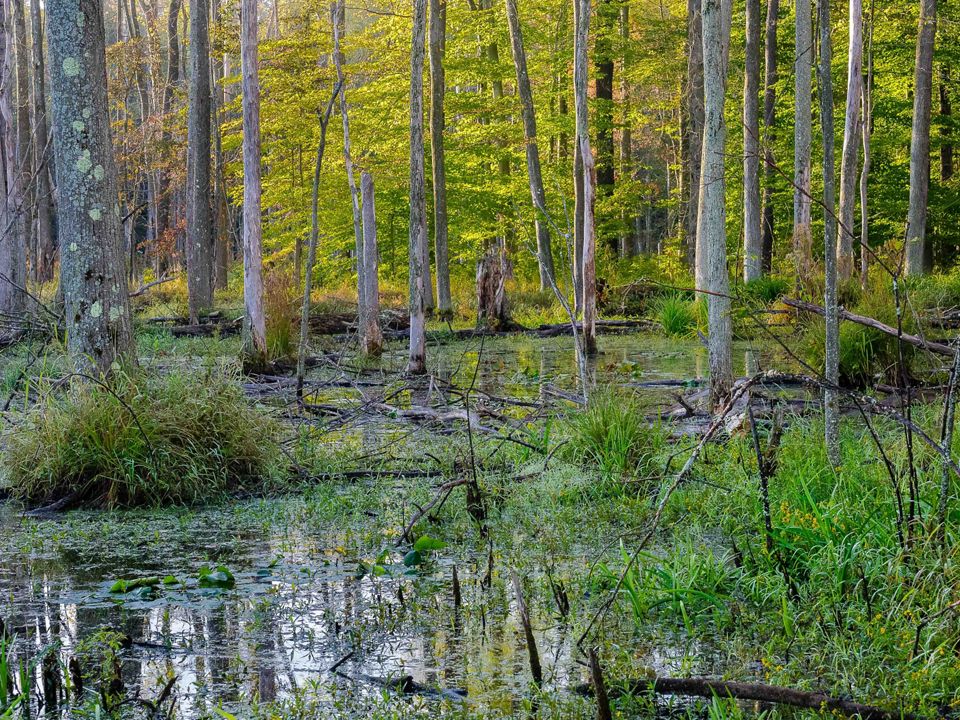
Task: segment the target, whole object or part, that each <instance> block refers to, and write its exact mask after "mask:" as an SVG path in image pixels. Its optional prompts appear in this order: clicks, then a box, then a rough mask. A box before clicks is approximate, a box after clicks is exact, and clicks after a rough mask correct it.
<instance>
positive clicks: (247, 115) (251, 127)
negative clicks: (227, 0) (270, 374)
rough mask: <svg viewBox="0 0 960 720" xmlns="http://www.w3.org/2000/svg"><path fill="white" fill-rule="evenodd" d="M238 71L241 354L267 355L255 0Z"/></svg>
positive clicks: (250, 0)
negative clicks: (240, 95) (240, 108)
mask: <svg viewBox="0 0 960 720" xmlns="http://www.w3.org/2000/svg"><path fill="white" fill-rule="evenodd" d="M240 72H241V76H242V79H241V82H242V84H243V307H244V333H243V355H244V360H245V362H248V363H249V362H252V363H253V364H262V363H263V362H264V361H265V360H266V359H267V327H266V319H265V318H264V312H263V234H262V227H261V217H260V195H261V186H260V75H259V69H258V67H257V0H243V4H242V5H241V9H240Z"/></svg>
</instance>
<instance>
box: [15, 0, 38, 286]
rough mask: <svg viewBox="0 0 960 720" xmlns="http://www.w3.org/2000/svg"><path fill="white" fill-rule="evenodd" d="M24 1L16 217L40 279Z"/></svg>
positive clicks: (19, 28) (19, 27)
mask: <svg viewBox="0 0 960 720" xmlns="http://www.w3.org/2000/svg"><path fill="white" fill-rule="evenodd" d="M23 3H24V0H13V1H12V5H13V20H14V31H15V38H16V61H17V107H16V125H17V174H18V175H19V176H20V181H19V182H20V188H21V207H20V208H19V212H18V214H17V230H18V231H19V233H20V236H21V237H22V238H23V240H22V242H23V246H24V248H25V249H26V256H27V259H28V261H29V262H30V263H31V266H32V269H33V277H34V278H36V276H37V246H36V237H35V235H34V233H33V216H34V213H35V210H34V204H35V198H36V188H35V186H34V185H33V183H32V178H31V177H30V175H31V173H30V170H31V167H32V166H33V151H34V149H33V147H32V145H31V144H30V140H31V132H30V41H29V39H28V38H27V23H26V14H25V12H24V9H23Z"/></svg>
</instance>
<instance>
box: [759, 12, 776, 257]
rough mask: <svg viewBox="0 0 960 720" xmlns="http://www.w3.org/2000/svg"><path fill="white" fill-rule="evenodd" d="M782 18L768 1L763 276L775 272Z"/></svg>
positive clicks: (764, 103)
mask: <svg viewBox="0 0 960 720" xmlns="http://www.w3.org/2000/svg"><path fill="white" fill-rule="evenodd" d="M779 16H780V0H767V26H766V38H765V46H764V57H765V62H764V77H763V87H764V90H763V129H764V133H763V139H764V146H765V150H764V171H763V174H764V182H763V239H762V241H761V242H762V244H763V255H762V265H763V272H765V273H769V272H770V271H771V270H772V269H773V230H774V215H773V184H774V178H775V177H776V169H775V167H774V157H773V141H774V133H775V130H776V122H777V81H778V77H777V20H778V19H779Z"/></svg>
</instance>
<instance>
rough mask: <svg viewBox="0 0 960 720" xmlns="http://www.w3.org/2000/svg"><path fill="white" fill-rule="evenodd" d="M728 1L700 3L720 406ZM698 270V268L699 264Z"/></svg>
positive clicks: (708, 241) (711, 310) (728, 362)
mask: <svg viewBox="0 0 960 720" xmlns="http://www.w3.org/2000/svg"><path fill="white" fill-rule="evenodd" d="M731 10H732V3H731V2H729V0H703V76H704V103H703V104H704V133H703V152H702V154H701V167H702V172H701V179H700V213H699V217H698V224H697V241H698V243H699V245H700V247H701V248H702V250H703V252H704V254H705V256H706V257H705V259H706V262H705V263H704V269H705V271H706V272H705V278H704V285H698V287H703V288H705V289H706V290H708V291H709V293H710V294H709V295H708V296H707V301H708V323H709V332H710V336H709V355H710V404H711V407H713V408H717V407H720V406H721V405H722V404H723V403H724V402H726V399H727V398H728V397H729V395H730V390H731V388H732V387H733V369H732V368H733V358H732V347H731V343H732V332H733V331H732V326H731V318H730V298H729V293H730V280H729V276H728V274H727V235H726V225H727V214H726V206H725V191H726V182H725V180H724V156H725V154H726V145H727V127H726V122H725V121H724V117H723V111H724V99H725V94H726V86H727V77H726V62H725V61H724V55H725V52H726V48H727V47H729V42H730V36H729V27H730V25H729V23H728V22H727V21H726V17H725V16H726V15H727V13H729V12H730V11H731ZM697 265H698V266H699V265H701V262H700V259H698V260H697Z"/></svg>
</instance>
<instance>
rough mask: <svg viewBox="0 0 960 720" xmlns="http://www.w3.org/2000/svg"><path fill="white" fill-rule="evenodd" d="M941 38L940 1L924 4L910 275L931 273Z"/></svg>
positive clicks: (916, 81) (913, 145)
mask: <svg viewBox="0 0 960 720" xmlns="http://www.w3.org/2000/svg"><path fill="white" fill-rule="evenodd" d="M936 35H937V0H920V32H919V36H918V37H917V61H916V66H915V68H914V76H913V131H912V132H911V135H910V206H909V209H908V211H907V248H906V272H907V275H921V274H923V273H924V272H926V271H927V270H928V268H927V267H926V265H925V262H924V257H925V254H926V233H927V196H928V195H929V193H930V105H931V103H932V94H933V45H934V41H935V40H936Z"/></svg>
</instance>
